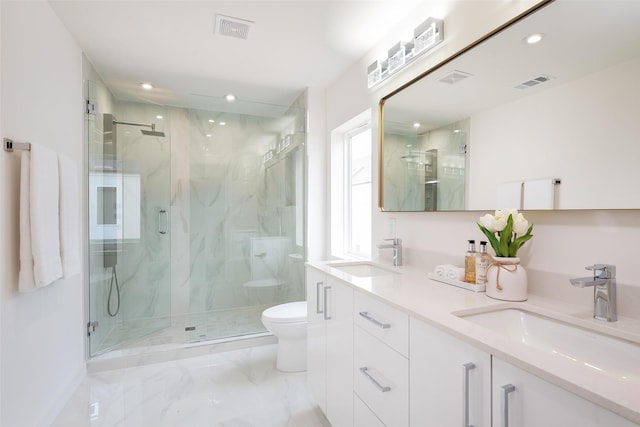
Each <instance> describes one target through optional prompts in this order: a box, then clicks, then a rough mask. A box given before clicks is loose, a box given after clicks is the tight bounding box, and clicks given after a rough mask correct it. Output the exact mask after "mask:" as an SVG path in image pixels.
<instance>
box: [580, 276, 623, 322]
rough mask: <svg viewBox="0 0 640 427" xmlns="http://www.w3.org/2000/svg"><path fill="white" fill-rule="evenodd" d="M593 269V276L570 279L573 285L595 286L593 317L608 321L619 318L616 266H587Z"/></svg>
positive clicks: (582, 286)
mask: <svg viewBox="0 0 640 427" xmlns="http://www.w3.org/2000/svg"><path fill="white" fill-rule="evenodd" d="M585 268H586V269H587V270H593V277H579V278H576V279H569V281H570V282H571V284H572V285H573V286H577V287H579V288H584V287H587V286H593V317H594V318H595V319H598V320H603V321H606V322H615V321H616V320H618V310H617V307H616V266H615V265H608V264H595V265H590V266H588V267H585Z"/></svg>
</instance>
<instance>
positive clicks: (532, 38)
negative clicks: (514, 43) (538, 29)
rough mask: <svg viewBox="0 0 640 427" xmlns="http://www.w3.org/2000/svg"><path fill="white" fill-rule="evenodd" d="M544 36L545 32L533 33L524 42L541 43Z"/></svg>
mask: <svg viewBox="0 0 640 427" xmlns="http://www.w3.org/2000/svg"><path fill="white" fill-rule="evenodd" d="M543 38H544V34H541V33H536V34H531V35H529V36H527V37H525V39H524V42H525V43H526V44H536V43H540V42H541V41H542V39H543Z"/></svg>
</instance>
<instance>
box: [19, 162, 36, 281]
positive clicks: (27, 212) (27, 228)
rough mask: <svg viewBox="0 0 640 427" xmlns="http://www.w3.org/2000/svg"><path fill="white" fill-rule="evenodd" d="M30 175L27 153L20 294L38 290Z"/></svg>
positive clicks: (22, 186)
mask: <svg viewBox="0 0 640 427" xmlns="http://www.w3.org/2000/svg"><path fill="white" fill-rule="evenodd" d="M30 175H31V153H29V152H28V151H25V152H23V153H22V159H21V161H20V273H19V274H18V290H19V291H20V292H29V291H33V290H34V289H35V288H36V282H35V279H34V278H33V254H32V253H31V209H30V206H29V197H30V194H31V193H30V188H31V186H30V182H29V181H30V179H29V178H30Z"/></svg>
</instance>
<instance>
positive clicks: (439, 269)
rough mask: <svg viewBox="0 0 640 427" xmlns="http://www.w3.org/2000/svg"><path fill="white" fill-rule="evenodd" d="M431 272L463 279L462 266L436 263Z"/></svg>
mask: <svg viewBox="0 0 640 427" xmlns="http://www.w3.org/2000/svg"><path fill="white" fill-rule="evenodd" d="M433 274H435V275H436V276H441V277H446V278H448V279H453V280H464V268H462V267H456V266H455V265H452V264H442V265H436V268H435V269H434V270H433Z"/></svg>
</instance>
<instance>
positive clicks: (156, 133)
mask: <svg viewBox="0 0 640 427" xmlns="http://www.w3.org/2000/svg"><path fill="white" fill-rule="evenodd" d="M140 132H142V134H143V135H147V136H159V137H161V138H164V137H165V135H164V132H160V131H157V130H155V125H152V126H151V130H146V129H141V130H140Z"/></svg>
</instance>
